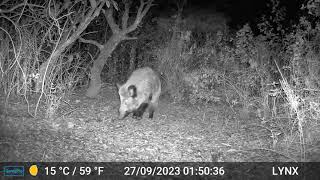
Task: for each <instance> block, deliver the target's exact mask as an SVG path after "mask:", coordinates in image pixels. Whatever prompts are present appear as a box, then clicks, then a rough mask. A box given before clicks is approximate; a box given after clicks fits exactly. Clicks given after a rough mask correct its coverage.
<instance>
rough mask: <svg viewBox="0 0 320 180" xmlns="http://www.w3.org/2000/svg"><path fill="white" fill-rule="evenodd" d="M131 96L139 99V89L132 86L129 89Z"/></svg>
mask: <svg viewBox="0 0 320 180" xmlns="http://www.w3.org/2000/svg"><path fill="white" fill-rule="evenodd" d="M128 92H129V96H130V97H132V98H135V97H137V87H136V86H135V85H130V86H129V87H128Z"/></svg>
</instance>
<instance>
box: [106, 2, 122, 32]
mask: <svg viewBox="0 0 320 180" xmlns="http://www.w3.org/2000/svg"><path fill="white" fill-rule="evenodd" d="M105 16H106V19H107V21H108V24H109V26H110V28H111V30H112V33H114V34H117V33H119V32H120V28H119V26H118V25H117V24H116V23H115V22H114V18H113V7H110V8H108V9H107V10H106V12H105Z"/></svg>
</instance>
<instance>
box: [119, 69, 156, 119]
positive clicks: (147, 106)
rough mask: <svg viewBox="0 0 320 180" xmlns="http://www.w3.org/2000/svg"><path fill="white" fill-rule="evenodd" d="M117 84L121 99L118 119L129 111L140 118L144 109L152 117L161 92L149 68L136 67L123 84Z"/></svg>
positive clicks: (154, 74)
mask: <svg viewBox="0 0 320 180" xmlns="http://www.w3.org/2000/svg"><path fill="white" fill-rule="evenodd" d="M117 86H118V93H119V96H120V101H121V104H120V108H119V118H120V119H123V118H125V117H126V116H127V115H128V114H130V113H133V117H135V118H141V117H142V116H143V113H144V112H145V111H146V110H148V112H149V118H153V114H154V111H155V109H156V108H157V106H158V101H159V96H160V93H161V82H160V79H159V76H158V75H157V74H156V73H155V72H154V71H153V70H152V69H151V68H149V67H144V68H139V69H136V70H135V71H133V72H132V74H131V76H130V77H129V79H128V80H127V82H126V83H125V84H123V85H121V86H120V85H117Z"/></svg>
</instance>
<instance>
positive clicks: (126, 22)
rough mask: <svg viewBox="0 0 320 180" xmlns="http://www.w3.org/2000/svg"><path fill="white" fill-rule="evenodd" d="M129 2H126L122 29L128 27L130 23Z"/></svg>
mask: <svg viewBox="0 0 320 180" xmlns="http://www.w3.org/2000/svg"><path fill="white" fill-rule="evenodd" d="M129 5H130V4H129V2H128V1H125V2H124V13H123V15H122V29H126V28H127V25H128V18H129Z"/></svg>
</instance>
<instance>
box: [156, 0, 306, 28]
mask: <svg viewBox="0 0 320 180" xmlns="http://www.w3.org/2000/svg"><path fill="white" fill-rule="evenodd" d="M180 1H181V0H180ZM304 1H305V0H280V4H281V5H282V6H285V7H286V10H287V18H286V19H287V20H293V21H296V20H298V17H299V15H298V11H299V9H300V7H301V2H304ZM158 2H159V4H158V5H159V8H160V9H161V10H162V11H164V10H166V11H167V10H168V9H170V10H171V13H172V12H174V7H175V4H174V1H173V0H160V1H158ZM156 3H157V2H156ZM267 3H270V0H187V5H186V7H185V9H189V8H191V9H192V8H194V9H197V10H201V9H203V10H211V9H212V10H213V11H218V12H220V13H223V14H225V16H226V17H228V19H229V26H230V27H231V28H238V27H240V26H242V25H243V24H245V23H247V22H249V23H250V24H257V22H259V20H260V19H261V16H262V15H263V14H267V13H270V11H269V9H268V7H267ZM168 6H169V8H168ZM170 10H169V12H170ZM267 15H268V14H267ZM288 22H289V21H288Z"/></svg>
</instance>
